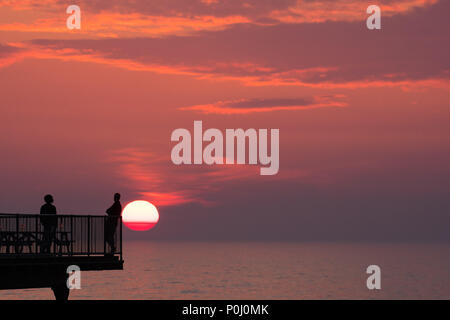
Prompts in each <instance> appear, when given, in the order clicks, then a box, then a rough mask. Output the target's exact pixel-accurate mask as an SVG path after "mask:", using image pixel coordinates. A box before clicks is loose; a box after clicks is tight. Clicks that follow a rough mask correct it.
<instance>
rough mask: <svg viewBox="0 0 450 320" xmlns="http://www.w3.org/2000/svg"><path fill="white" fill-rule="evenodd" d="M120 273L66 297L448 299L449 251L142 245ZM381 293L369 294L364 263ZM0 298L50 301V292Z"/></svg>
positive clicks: (131, 246)
mask: <svg viewBox="0 0 450 320" xmlns="http://www.w3.org/2000/svg"><path fill="white" fill-rule="evenodd" d="M124 250H125V253H126V254H125V256H124V258H125V270H124V271H102V272H95V271H93V272H84V273H82V289H81V290H72V292H71V294H70V298H71V299H380V298H386V299H402V298H412V299H431V298H437V299H450V245H417V244H413V245H404V244H392V245H389V244H383V245H379V244H377V245H370V244H361V245H359V244H358V245H355V244H327V243H323V244H319V243H317V244H314V243H305V244H297V243H295V244H294V243H146V242H129V243H126V244H125V246H124ZM371 264H377V265H379V266H380V267H381V272H382V281H381V286H382V289H381V290H380V291H369V290H368V289H367V288H366V279H367V276H368V275H366V273H365V270H366V268H367V266H368V265H371ZM0 299H53V295H52V292H51V290H50V289H30V290H12V291H0Z"/></svg>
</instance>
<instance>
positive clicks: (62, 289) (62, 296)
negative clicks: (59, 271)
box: [52, 282, 70, 301]
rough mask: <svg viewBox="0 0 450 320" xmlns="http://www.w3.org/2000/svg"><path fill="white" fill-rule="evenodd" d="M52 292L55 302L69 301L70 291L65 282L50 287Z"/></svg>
mask: <svg viewBox="0 0 450 320" xmlns="http://www.w3.org/2000/svg"><path fill="white" fill-rule="evenodd" d="M52 290H53V294H54V295H55V299H56V300H59V301H67V300H68V299H69V293H70V290H69V288H67V286H66V283H65V282H64V283H60V284H57V285H54V286H52Z"/></svg>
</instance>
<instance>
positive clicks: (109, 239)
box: [105, 193, 122, 253]
mask: <svg viewBox="0 0 450 320" xmlns="http://www.w3.org/2000/svg"><path fill="white" fill-rule="evenodd" d="M106 213H107V214H108V217H107V218H106V219H105V242H106V243H108V245H109V247H110V248H111V253H114V252H115V251H116V244H115V241H114V236H115V234H116V229H117V223H118V221H119V217H120V215H121V214H122V205H121V203H120V193H116V194H114V203H113V205H112V206H111V207H109V208H108V209H107V210H106Z"/></svg>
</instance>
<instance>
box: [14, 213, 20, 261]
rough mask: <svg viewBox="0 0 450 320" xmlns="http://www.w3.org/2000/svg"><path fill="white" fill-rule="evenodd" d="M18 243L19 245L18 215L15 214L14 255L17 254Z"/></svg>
mask: <svg viewBox="0 0 450 320" xmlns="http://www.w3.org/2000/svg"><path fill="white" fill-rule="evenodd" d="M18 243H19V215H18V214H16V240H15V241H14V253H15V254H17V248H18Z"/></svg>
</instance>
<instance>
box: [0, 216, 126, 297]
mask: <svg viewBox="0 0 450 320" xmlns="http://www.w3.org/2000/svg"><path fill="white" fill-rule="evenodd" d="M49 221H50V224H51V225H52V226H54V227H53V228H52V229H51V230H50V231H49V229H48V227H47V229H46V227H44V225H45V224H46V223H47V225H48V223H49ZM122 253H123V251H122V220H121V217H111V216H97V215H60V214H58V215H39V214H0V290H13V289H28V288H51V289H52V290H53V293H54V295H55V298H56V299H57V300H67V299H68V297H69V293H70V290H69V289H68V288H67V284H66V281H67V279H68V276H69V275H68V273H67V268H68V267H69V266H72V265H75V266H78V267H79V268H80V270H81V271H101V270H122V269H123V263H124V261H123V257H122ZM99 298H101V297H99Z"/></svg>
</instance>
